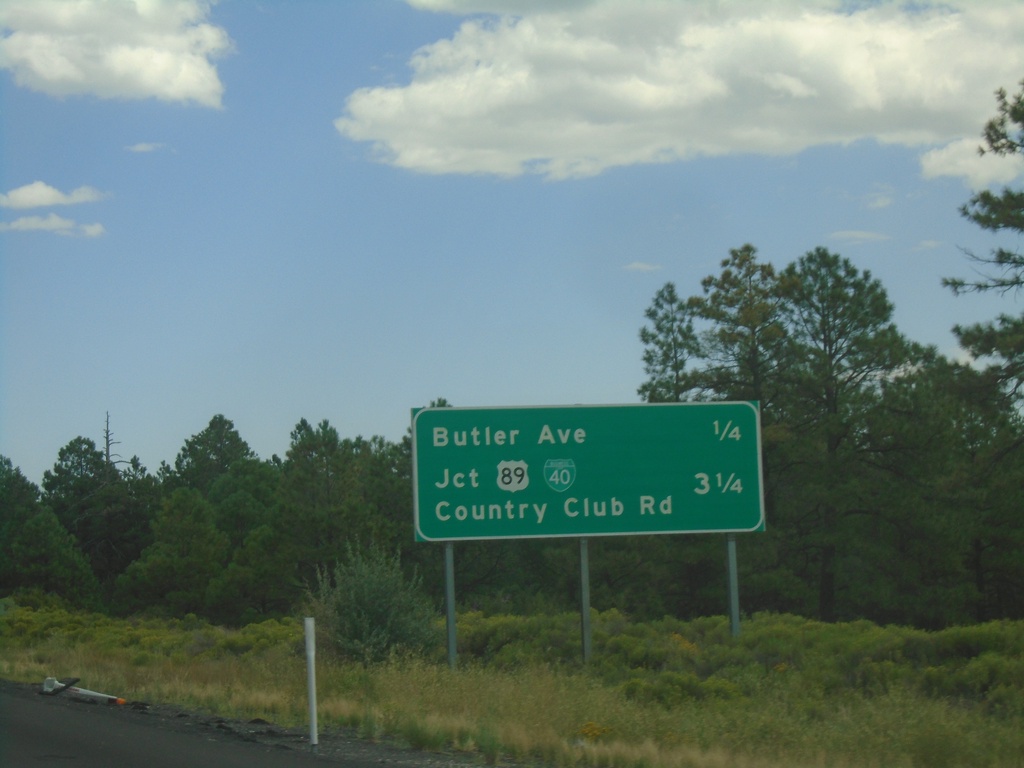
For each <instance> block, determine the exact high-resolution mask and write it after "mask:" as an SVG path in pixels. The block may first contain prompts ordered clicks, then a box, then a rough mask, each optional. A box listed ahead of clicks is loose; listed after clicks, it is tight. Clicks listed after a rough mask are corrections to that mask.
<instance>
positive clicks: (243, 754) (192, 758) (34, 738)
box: [0, 680, 467, 768]
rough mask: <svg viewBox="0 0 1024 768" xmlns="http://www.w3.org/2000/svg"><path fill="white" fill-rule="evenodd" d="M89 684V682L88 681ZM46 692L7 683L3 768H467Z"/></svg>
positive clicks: (2, 698)
mask: <svg viewBox="0 0 1024 768" xmlns="http://www.w3.org/2000/svg"><path fill="white" fill-rule="evenodd" d="M82 685H84V683H82ZM38 691H39V686H29V685H22V684H16V683H11V682H8V681H4V680H0V767H2V768H33V767H34V766H50V765H68V766H75V768H111V766H116V768H134V767H135V766H138V767H139V768H206V766H209V767H210V768H285V767H286V766H287V767H288V768H294V767H295V766H299V767H301V766H306V765H319V766H324V765H341V764H344V765H346V766H348V768H381V766H382V764H383V765H386V766H387V765H390V766H392V767H393V768H409V767H411V766H416V767H417V768H422V767H424V766H426V767H432V768H440V767H441V766H452V765H453V764H462V765H465V764H467V761H466V760H465V757H464V756H462V755H459V756H455V755H444V754H435V753H420V752H415V751H413V750H408V749H402V748H400V747H397V746H393V745H386V744H375V743H372V742H367V741H364V740H360V739H356V738H355V737H354V735H352V734H348V735H346V734H342V733H333V734H329V735H327V736H326V738H324V736H323V735H322V736H321V738H320V743H319V745H318V751H317V753H315V754H314V753H313V752H312V751H311V750H310V747H309V734H308V731H306V732H305V734H303V732H302V731H299V730H297V729H284V728H279V727H277V726H274V725H272V724H270V723H266V722H264V721H252V722H248V723H242V722H238V721H228V720H224V719H221V718H216V717H209V716H203V715H197V714H194V713H187V712H183V711H180V710H178V709H175V708H173V707H167V706H144V705H135V706H132V705H131V704H129V705H126V706H116V705H106V704H92V703H84V702H81V701H77V700H75V699H73V698H71V697H69V696H67V695H65V694H61V695H58V696H43V695H40V694H39V693H38Z"/></svg>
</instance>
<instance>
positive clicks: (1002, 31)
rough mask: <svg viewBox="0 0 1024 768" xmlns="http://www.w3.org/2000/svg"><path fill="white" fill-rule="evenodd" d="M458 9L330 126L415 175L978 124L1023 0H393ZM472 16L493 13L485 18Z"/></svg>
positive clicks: (770, 148)
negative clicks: (404, 67)
mask: <svg viewBox="0 0 1024 768" xmlns="http://www.w3.org/2000/svg"><path fill="white" fill-rule="evenodd" d="M409 1H410V2H411V3H412V4H413V5H415V6H418V7H421V8H424V9H428V10H437V11H448V12H453V13H462V14H470V13H479V12H484V13H486V14H488V15H484V16H471V17H469V18H467V19H466V20H465V21H463V23H462V24H461V26H460V27H459V29H458V31H457V32H456V33H455V34H454V35H453V36H452V37H451V38H450V39H444V40H439V41H437V42H435V43H432V44H430V45H427V46H424V47H423V48H421V49H420V50H419V51H417V52H416V53H415V54H414V56H413V57H412V59H411V61H410V67H411V69H412V75H411V79H410V82H409V83H408V84H406V85H400V86H380V87H367V88H362V89H359V90H357V91H355V92H354V93H352V94H351V95H350V96H349V99H348V101H347V104H346V108H345V111H344V114H342V115H341V116H340V117H339V118H338V119H337V120H336V121H335V126H336V128H337V130H338V131H339V132H340V133H341V134H342V135H343V136H345V137H347V138H349V139H352V140H355V141H365V142H369V143H370V144H371V145H372V147H373V149H374V152H375V154H376V155H377V156H378V157H379V158H381V159H382V160H383V161H385V162H388V163H391V164H394V165H396V166H399V167H403V168H409V169H412V170H416V171H420V172H425V173H486V174H497V175H505V176H515V175H519V174H523V173H536V174H541V175H544V176H547V177H549V178H552V179H561V178H567V177H578V176H586V175H592V174H596V173H600V172H602V171H604V170H606V169H608V168H612V167H615V166H624V165H632V164H637V163H655V162H671V161H675V160H681V159H686V158H690V157H694V156H699V155H706V156H713V155H724V154H736V153H750V152H754V153H761V154H772V155H778V154H787V153H795V152H799V151H801V150H803V149H805V148H807V147H811V146H816V145H822V144H845V143H849V142H853V141H857V140H862V139H871V140H875V141H878V142H883V143H897V144H903V145H907V146H914V147H918V146H920V147H933V146H935V145H937V144H942V143H948V142H952V141H956V140H957V139H961V138H964V137H967V136H978V135H979V134H980V131H981V127H982V125H983V123H984V121H985V120H987V119H988V118H989V117H990V116H991V115H992V114H993V113H994V111H995V100H994V97H993V91H994V90H995V89H996V88H997V87H1005V88H1007V89H1012V88H1013V87H1014V86H1015V84H1016V82H1017V81H1018V80H1019V78H1020V75H1021V72H1024V46H1021V45H1020V40H1022V39H1024V3H1020V2H1009V1H1008V0H993V1H992V2H986V3H976V2H969V0H954V2H946V3H940V2H937V1H936V2H934V3H932V2H925V3H913V4H908V3H903V2H897V1H896V0H883V1H882V2H878V3H870V4H850V3H847V2H841V0H817V1H816V2H797V1H796V0H777V1H776V2H773V3H765V2H751V1H747V2H731V3H721V2H717V1H716V0H688V1H687V2H685V3H683V2H677V1H676V0H636V1H634V2H625V0H593V2H582V1H579V0H578V1H576V2H573V1H572V0H562V2H558V3H554V4H552V3H546V2H540V1H539V0H519V1H518V2H514V1H513V0H409ZM490 14H501V15H500V16H496V15H490Z"/></svg>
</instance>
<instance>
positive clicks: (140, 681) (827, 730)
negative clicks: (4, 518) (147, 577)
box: [0, 600, 1024, 768]
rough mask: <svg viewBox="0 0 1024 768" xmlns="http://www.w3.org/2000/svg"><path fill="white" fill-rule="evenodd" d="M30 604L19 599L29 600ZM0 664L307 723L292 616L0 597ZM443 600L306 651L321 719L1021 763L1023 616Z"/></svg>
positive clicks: (940, 761) (885, 762)
mask: <svg viewBox="0 0 1024 768" xmlns="http://www.w3.org/2000/svg"><path fill="white" fill-rule="evenodd" d="M29 602H31V601H29ZM2 605H3V609H2V610H3V613H2V615H0V650H2V653H0V677H4V678H6V679H10V680H15V681H20V682H31V683H39V682H41V681H42V680H43V678H44V677H47V676H56V677H63V676H77V677H81V678H82V680H83V684H87V685H88V687H90V688H92V689H95V690H101V691H104V692H109V693H112V694H116V695H120V696H124V697H126V698H128V699H129V700H140V701H149V702H154V703H156V702H160V703H171V704H176V705H179V706H181V707H184V708H192V709H195V710H199V711H205V712H208V713H212V714H217V715H221V716H224V717H237V718H253V717H262V718H265V719H267V720H271V721H273V722H276V723H279V724H281V725H302V724H304V723H306V716H307V715H306V693H305V680H306V678H305V657H304V650H303V648H304V645H303V625H302V621H301V620H300V619H298V618H284V619H280V620H269V621H264V622H260V623H256V624H250V625H247V626H244V627H242V628H240V629H225V628H223V627H219V626H214V625H211V624H208V623H206V622H205V621H203V620H201V619H198V618H196V617H194V616H187V617H185V618H184V619H170V620H168V619H142V618H137V619H115V618H111V617H109V616H105V615H102V614H95V613H84V612H73V611H69V610H67V609H65V608H64V607H61V606H59V605H56V604H54V603H53V602H52V601H49V602H48V601H45V600H44V601H36V604H35V605H27V604H26V605H16V604H15V603H14V601H13V600H6V601H4V602H3V603H2ZM592 626H593V633H594V636H593V639H594V653H593V659H592V662H591V663H590V664H589V665H586V666H584V665H583V664H582V663H581V660H580V648H579V617H578V615H575V614H571V613H569V614H559V615H546V616H541V615H538V616H531V617H522V616H510V615H491V616H487V615H484V614H482V613H479V612H466V613H462V614H460V615H459V619H458V639H459V664H458V667H457V669H455V670H451V669H449V667H448V664H447V661H446V656H445V651H444V647H443V643H442V642H441V641H440V637H441V635H442V634H443V632H442V631H441V629H442V628H441V627H440V626H438V627H437V630H438V631H437V637H438V642H437V643H436V644H435V645H433V646H431V647H430V648H428V649H427V650H426V652H425V653H423V654H418V655H414V654H402V653H398V652H395V653H392V654H391V656H390V657H389V658H387V659H386V660H383V661H379V662H374V663H365V662H364V661H361V660H354V659H350V658H347V657H345V656H342V655H341V654H339V653H338V652H335V651H332V650H331V649H332V648H333V646H332V645H331V643H330V640H329V638H325V644H324V646H322V648H321V649H320V652H319V653H318V657H317V658H318V670H317V681H318V692H319V719H320V727H321V730H322V731H326V730H329V729H331V728H350V729H354V730H355V731H356V732H357V733H358V734H359V735H360V736H361V737H363V738H367V739H386V740H394V741H398V742H402V743H406V744H408V745H410V746H412V747H415V748H418V749H426V750H431V751H446V752H461V753H467V754H471V755H475V756H477V757H478V758H479V759H480V760H481V761H482V762H487V763H501V762H507V761H515V762H525V763H539V764H544V765H549V766H588V767H589V766H594V767H595V768H601V767H603V766H635V767H636V768H682V767H691V768H717V767H719V766H721V767H723V768H724V766H740V767H741V768H742V767H744V766H748V767H750V768H754V767H758V768H761V767H764V768H768V767H774V766H787V768H795V767H799V766H850V767H851V768H853V767H854V766H886V767H887V768H901V767H902V766H907V768H918V767H923V766H927V767H928V768H943V766H991V767H992V768H996V767H1002V766H1024V622H1021V621H993V622H988V623H984V624H977V625H973V626H965V627H951V628H947V629H944V630H941V631H936V632H928V631H923V630H918V629H909V628H903V627H880V626H878V625H875V624H873V623H870V622H867V621H856V622H850V623H836V624H826V623H820V622H816V621H810V620H806V619H802V618H797V617H795V616H790V615H769V614H764V615H757V616H754V617H753V618H751V619H749V620H747V621H746V622H745V623H744V625H743V627H742V632H741V635H740V637H739V638H736V639H733V638H731V637H730V632H729V623H728V620H727V619H726V618H724V617H709V618H702V619H696V620H692V621H679V620H674V619H667V618H666V619H663V620H661V621H653V622H643V623H639V622H634V621H631V620H630V619H629V618H628V617H626V616H624V615H622V614H621V613H619V612H618V611H615V610H611V611H605V612H594V613H593V616H592Z"/></svg>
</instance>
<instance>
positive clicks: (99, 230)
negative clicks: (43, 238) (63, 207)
mask: <svg viewBox="0 0 1024 768" xmlns="http://www.w3.org/2000/svg"><path fill="white" fill-rule="evenodd" d="M105 231H106V230H105V229H104V228H103V225H102V224H78V223H76V222H74V221H72V220H71V219H65V218H64V217H63V216H58V215H57V214H55V213H51V214H49V215H47V216H22V217H21V218H19V219H15V220H14V221H10V222H7V221H4V222H0V232H54V233H56V234H58V235H77V236H80V237H99V236H100V235H102V234H103V233H104V232H105Z"/></svg>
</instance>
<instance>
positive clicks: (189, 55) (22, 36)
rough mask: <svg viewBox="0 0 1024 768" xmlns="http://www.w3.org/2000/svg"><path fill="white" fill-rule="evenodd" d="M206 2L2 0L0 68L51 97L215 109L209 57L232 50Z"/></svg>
mask: <svg viewBox="0 0 1024 768" xmlns="http://www.w3.org/2000/svg"><path fill="white" fill-rule="evenodd" d="M209 11H210V2H207V1H206V0H118V1H114V0H76V2H68V0H4V2H2V3H0V31H2V37H0V68H4V69H9V70H11V72H12V73H13V74H14V79H15V82H16V83H17V84H18V85H20V86H23V87H26V88H31V89H32V90H35V91H41V92H43V93H46V94H49V95H51V96H66V95H72V94H92V95H96V96H100V97H102V98H123V99H139V98H157V99H162V100H165V101H181V102H196V103H198V104H201V105H203V106H208V107H220V105H221V95H222V93H223V90H224V88H223V85H222V84H221V82H220V78H219V77H218V75H217V70H216V68H215V67H214V65H213V63H212V59H214V58H215V57H217V56H218V55H221V54H224V53H226V52H227V51H229V50H230V48H231V41H230V39H229V38H228V35H227V33H226V32H225V31H224V30H223V29H221V28H220V27H217V26H214V25H212V24H209V23H206V21H205V19H206V17H207V15H208V14H209Z"/></svg>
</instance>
